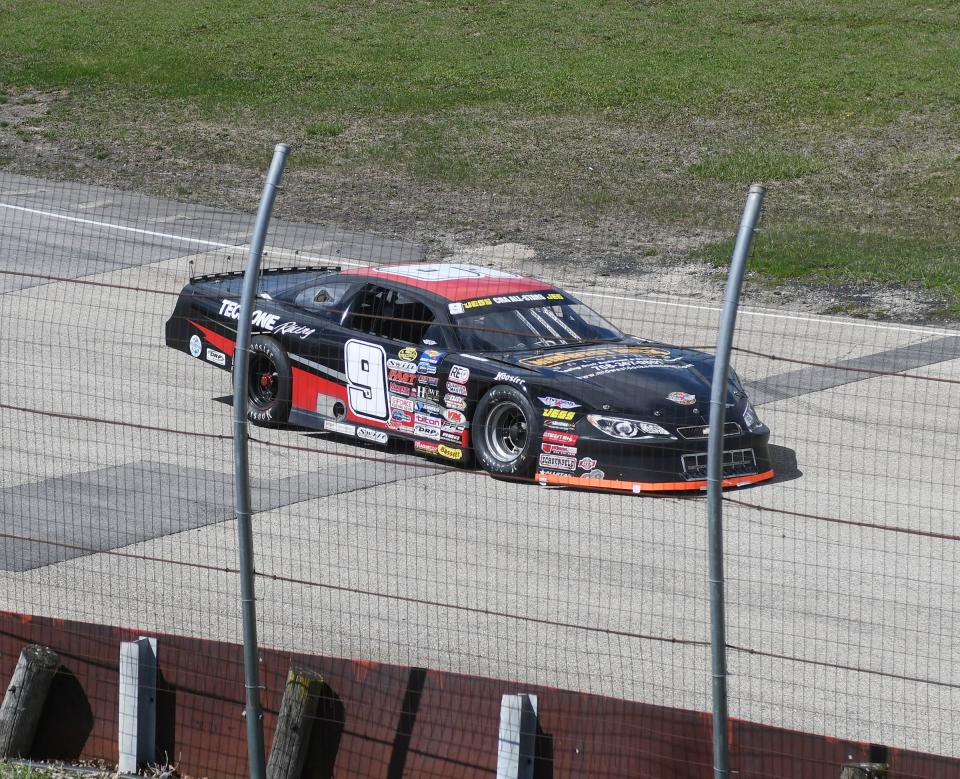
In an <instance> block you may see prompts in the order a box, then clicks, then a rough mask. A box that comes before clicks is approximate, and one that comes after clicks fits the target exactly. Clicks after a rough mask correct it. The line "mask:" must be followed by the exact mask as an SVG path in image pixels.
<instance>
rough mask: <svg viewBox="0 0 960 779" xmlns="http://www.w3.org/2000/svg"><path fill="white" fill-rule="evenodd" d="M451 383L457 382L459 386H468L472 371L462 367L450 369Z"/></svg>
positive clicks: (456, 366)
mask: <svg viewBox="0 0 960 779" xmlns="http://www.w3.org/2000/svg"><path fill="white" fill-rule="evenodd" d="M450 381H455V382H457V384H466V383H467V382H468V381H470V369H469V368H464V367H463V366H462V365H454V366H452V367H451V368H450Z"/></svg>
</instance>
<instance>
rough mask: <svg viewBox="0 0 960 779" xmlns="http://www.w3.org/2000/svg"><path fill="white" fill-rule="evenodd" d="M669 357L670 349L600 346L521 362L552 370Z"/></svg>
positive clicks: (657, 362)
mask: <svg viewBox="0 0 960 779" xmlns="http://www.w3.org/2000/svg"><path fill="white" fill-rule="evenodd" d="M669 356H670V351H669V350H668V349H659V348H657V347H655V346H631V345H625V346H598V347H595V348H592V349H575V350H570V351H566V352H551V353H550V354H545V355H542V356H539V357H525V358H524V359H522V360H521V361H520V362H521V363H523V364H524V365H532V366H533V367H535V368H551V367H553V366H554V365H563V364H565V363H579V362H590V361H593V360H603V359H607V360H614V359H617V358H627V357H647V358H651V357H654V358H662V357H669ZM653 364H656V365H662V364H663V362H662V360H659V359H658V360H656V361H655V362H654V363H653Z"/></svg>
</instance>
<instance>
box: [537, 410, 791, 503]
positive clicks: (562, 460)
mask: <svg viewBox="0 0 960 779" xmlns="http://www.w3.org/2000/svg"><path fill="white" fill-rule="evenodd" d="M566 435H567V436H568V438H567V441H566V443H564V441H563V440H562V439H563V437H564V434H562V433H561V434H559V435H558V434H557V433H556V432H550V431H549V429H548V430H547V431H545V440H544V441H543V443H542V444H541V454H540V458H539V461H538V462H539V465H538V468H537V472H536V476H535V479H536V480H537V481H539V482H540V483H541V484H553V485H558V486H569V487H580V488H581V489H600V490H616V491H622V492H632V493H641V492H679V491H687V490H704V489H706V488H707V470H706V465H707V441H706V439H705V438H703V439H697V440H686V439H683V438H680V437H678V438H677V440H673V441H649V440H648V441H643V440H638V441H629V440H623V441H620V440H617V439H613V438H610V437H609V436H604V435H603V434H602V433H599V431H596V430H595V429H594V428H592V427H591V426H588V423H587V422H586V421H585V420H584V421H582V422H581V423H579V424H578V425H577V428H576V430H574V431H570V432H569V433H567V434H566ZM570 435H574V436H576V441H575V442H573V443H571V442H570V439H569V436H570ZM769 439H770V433H769V431H767V432H763V433H748V432H740V433H738V434H736V435H727V436H725V437H724V442H723V450H724V462H723V482H722V484H723V486H724V487H741V486H745V485H748V484H756V483H757V482H762V481H766V480H768V479H772V478H773V476H774V473H773V467H772V464H771V462H770V452H769V447H768V441H769Z"/></svg>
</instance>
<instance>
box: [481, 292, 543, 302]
mask: <svg viewBox="0 0 960 779" xmlns="http://www.w3.org/2000/svg"><path fill="white" fill-rule="evenodd" d="M546 299H547V298H546V296H544V295H542V294H541V293H539V292H527V293H525V294H523V295H497V296H496V297H494V298H493V302H494V303H532V302H535V301H537V300H546Z"/></svg>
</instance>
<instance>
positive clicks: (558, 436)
mask: <svg viewBox="0 0 960 779" xmlns="http://www.w3.org/2000/svg"><path fill="white" fill-rule="evenodd" d="M577 438H579V436H575V435H573V434H572V433H558V432H557V431H556V430H544V431H543V440H544V441H550V442H551V443H555V444H566V445H567V446H576V445H577Z"/></svg>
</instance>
